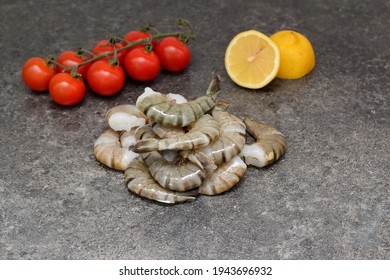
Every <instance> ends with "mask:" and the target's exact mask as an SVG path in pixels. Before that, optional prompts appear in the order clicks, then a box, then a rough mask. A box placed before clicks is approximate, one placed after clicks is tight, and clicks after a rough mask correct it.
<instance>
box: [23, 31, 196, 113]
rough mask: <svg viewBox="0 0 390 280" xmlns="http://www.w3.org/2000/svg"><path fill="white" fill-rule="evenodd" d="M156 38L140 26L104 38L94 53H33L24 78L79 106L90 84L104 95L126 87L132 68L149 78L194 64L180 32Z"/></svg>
mask: <svg viewBox="0 0 390 280" xmlns="http://www.w3.org/2000/svg"><path fill="white" fill-rule="evenodd" d="M150 37H152V34H150V33H148V32H145V31H139V30H134V31H130V32H129V33H127V34H126V36H125V37H124V39H122V40H115V39H111V40H102V41H100V42H98V43H97V44H96V45H95V47H94V48H93V49H92V51H91V52H89V51H88V52H86V51H85V50H83V51H78V52H76V51H71V50H66V51H64V52H63V53H61V54H60V55H59V56H58V58H57V59H56V60H54V59H53V58H52V59H46V60H45V59H43V58H39V57H33V58H30V59H29V60H27V61H26V62H25V64H24V65H23V69H22V78H23V81H24V82H25V84H26V85H27V86H28V87H30V88H31V89H32V90H33V91H38V92H41V91H47V90H49V93H50V96H51V98H52V99H53V100H54V101H55V102H56V103H58V104H60V105H64V106H73V105H76V104H77V103H79V102H80V101H81V100H82V99H83V98H84V95H85V91H86V84H88V86H89V88H90V89H91V90H92V91H93V92H95V93H97V94H99V95H103V96H111V95H114V94H116V93H118V92H119V91H120V90H121V89H122V87H123V85H124V83H125V77H126V73H127V75H128V76H130V77H131V78H132V79H134V80H137V81H143V82H146V81H150V80H153V79H154V78H155V77H156V76H157V75H158V74H159V72H160V69H161V68H163V69H165V70H167V71H169V72H179V71H182V70H183V69H185V68H186V67H187V66H188V65H189V63H190V59H191V52H190V49H189V48H188V46H187V45H186V44H185V43H182V42H181V41H180V39H179V38H178V37H174V36H167V37H164V38H162V39H161V40H160V41H156V40H145V39H148V38H150ZM140 40H143V41H142V42H141V41H140ZM137 41H140V42H139V43H137ZM145 42H146V43H145ZM130 44H131V45H130Z"/></svg>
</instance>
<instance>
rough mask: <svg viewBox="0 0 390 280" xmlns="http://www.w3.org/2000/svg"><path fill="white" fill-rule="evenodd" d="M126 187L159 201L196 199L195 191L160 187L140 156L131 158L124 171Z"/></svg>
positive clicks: (174, 201) (171, 202)
mask: <svg viewBox="0 0 390 280" xmlns="http://www.w3.org/2000/svg"><path fill="white" fill-rule="evenodd" d="M125 184H126V186H127V188H128V189H129V190H130V191H131V192H133V193H135V194H137V195H139V196H141V197H143V198H147V199H150V200H154V201H158V202H161V203H167V204H174V203H181V202H187V201H193V200H195V199H196V197H195V196H196V195H197V192H191V193H178V192H174V191H170V190H167V189H165V188H163V187H161V186H160V185H159V184H158V183H157V182H156V181H155V180H154V179H153V178H152V176H151V175H150V173H149V170H148V167H147V166H146V164H145V163H144V162H143V160H142V158H141V157H139V156H138V157H136V158H135V159H133V160H132V161H131V162H130V164H129V167H128V168H127V169H126V171H125Z"/></svg>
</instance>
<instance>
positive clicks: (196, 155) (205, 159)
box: [186, 151, 217, 172]
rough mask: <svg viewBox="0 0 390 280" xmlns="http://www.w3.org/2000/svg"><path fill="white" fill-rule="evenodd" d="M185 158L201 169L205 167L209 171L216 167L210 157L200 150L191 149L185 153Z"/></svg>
mask: <svg viewBox="0 0 390 280" xmlns="http://www.w3.org/2000/svg"><path fill="white" fill-rule="evenodd" d="M186 157H187V159H188V160H189V161H191V162H192V163H194V164H195V165H197V166H198V167H199V168H201V169H206V170H207V171H209V172H212V171H214V170H215V169H217V166H216V165H215V164H214V161H213V159H212V158H210V157H209V156H207V155H206V154H204V153H202V152H196V151H191V152H190V153H189V154H187V155H186Z"/></svg>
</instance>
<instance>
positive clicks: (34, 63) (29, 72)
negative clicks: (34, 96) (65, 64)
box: [22, 57, 56, 91]
mask: <svg viewBox="0 0 390 280" xmlns="http://www.w3.org/2000/svg"><path fill="white" fill-rule="evenodd" d="M55 74H56V70H55V69H54V67H53V66H52V65H48V64H47V63H46V61H45V60H44V59H43V58H40V57H33V58H30V59H29V60H27V61H26V62H25V63H24V65H23V68H22V79H23V81H24V83H25V84H26V85H27V86H28V87H29V88H31V89H32V90H34V91H46V90H48V89H49V82H50V80H51V78H52V77H53V76H54V75H55Z"/></svg>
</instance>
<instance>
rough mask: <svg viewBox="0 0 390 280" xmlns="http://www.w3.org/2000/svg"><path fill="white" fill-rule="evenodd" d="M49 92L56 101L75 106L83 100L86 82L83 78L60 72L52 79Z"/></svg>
mask: <svg viewBox="0 0 390 280" xmlns="http://www.w3.org/2000/svg"><path fill="white" fill-rule="evenodd" d="M49 92H50V96H51V98H52V99H53V100H54V102H56V103H58V104H60V105H63V106H73V105H76V104H77V103H79V102H80V101H81V100H83V98H84V94H85V84H84V82H83V79H81V78H73V77H72V76H71V75H70V74H69V73H58V74H57V75H55V76H54V77H53V78H52V79H51V81H50V84H49Z"/></svg>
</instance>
